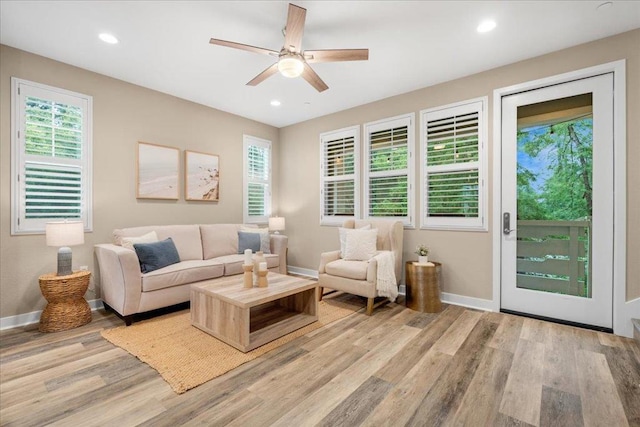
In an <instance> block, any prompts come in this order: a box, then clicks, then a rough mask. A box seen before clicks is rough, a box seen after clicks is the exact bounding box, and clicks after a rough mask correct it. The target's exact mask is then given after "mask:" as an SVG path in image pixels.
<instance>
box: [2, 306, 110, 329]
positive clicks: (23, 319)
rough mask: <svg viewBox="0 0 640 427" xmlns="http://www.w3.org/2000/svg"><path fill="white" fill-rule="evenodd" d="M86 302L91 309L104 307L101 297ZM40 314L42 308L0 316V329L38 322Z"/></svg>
mask: <svg viewBox="0 0 640 427" xmlns="http://www.w3.org/2000/svg"><path fill="white" fill-rule="evenodd" d="M87 302H88V303H89V307H91V311H95V310H99V309H101V308H104V305H103V304H102V300H101V299H92V300H89V301H87ZM41 315H42V310H38V311H32V312H30V313H24V314H17V315H15V316H7V317H2V318H0V331H4V330H5V329H11V328H17V327H19V326H26V325H31V324H33V323H38V322H39V321H40V316H41Z"/></svg>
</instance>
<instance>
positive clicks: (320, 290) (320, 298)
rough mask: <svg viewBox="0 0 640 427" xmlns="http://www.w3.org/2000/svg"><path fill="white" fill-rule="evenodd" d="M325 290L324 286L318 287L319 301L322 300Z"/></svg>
mask: <svg viewBox="0 0 640 427" xmlns="http://www.w3.org/2000/svg"><path fill="white" fill-rule="evenodd" d="M323 292H324V288H323V287H322V286H319V287H318V301H322V294H323Z"/></svg>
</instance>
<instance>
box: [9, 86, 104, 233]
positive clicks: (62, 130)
mask: <svg viewBox="0 0 640 427" xmlns="http://www.w3.org/2000/svg"><path fill="white" fill-rule="evenodd" d="M11 84H12V124H13V128H12V132H11V134H12V147H13V153H14V156H13V158H12V176H13V178H14V179H12V183H11V185H12V201H13V209H12V215H13V218H12V224H11V226H12V227H11V231H12V233H13V234H21V233H42V232H44V228H45V224H46V223H47V222H50V221H60V220H63V219H70V220H75V221H78V220H80V221H83V222H84V226H85V229H86V230H87V231H90V230H91V227H92V215H91V204H92V203H91V187H92V185H91V121H92V118H91V114H92V98H91V97H90V96H87V95H82V94H78V93H74V92H70V91H66V90H63V89H58V88H54V87H50V86H45V85H41V84H38V83H33V82H29V81H26V80H21V79H17V78H12V79H11Z"/></svg>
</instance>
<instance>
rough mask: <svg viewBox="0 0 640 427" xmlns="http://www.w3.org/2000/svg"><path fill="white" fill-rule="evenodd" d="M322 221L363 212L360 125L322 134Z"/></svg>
mask: <svg viewBox="0 0 640 427" xmlns="http://www.w3.org/2000/svg"><path fill="white" fill-rule="evenodd" d="M320 151H321V152H320V158H321V162H322V163H321V165H320V174H321V176H320V185H321V188H320V198H321V199H320V224H322V225H341V224H342V223H343V222H344V220H345V219H350V218H358V217H359V215H360V203H359V199H360V194H359V187H360V128H359V126H353V127H350V128H345V129H340V130H336V131H333V132H326V133H323V134H320Z"/></svg>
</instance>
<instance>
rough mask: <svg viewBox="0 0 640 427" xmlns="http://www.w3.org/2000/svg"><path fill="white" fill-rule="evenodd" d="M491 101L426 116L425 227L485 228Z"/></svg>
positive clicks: (440, 110) (478, 102) (424, 161)
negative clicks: (486, 148)
mask: <svg viewBox="0 0 640 427" xmlns="http://www.w3.org/2000/svg"><path fill="white" fill-rule="evenodd" d="M485 110H486V98H482V99H480V100H472V101H467V102H463V103H459V104H453V105H450V106H445V107H439V108H436V109H430V110H425V111H423V112H422V144H421V149H422V150H421V151H422V162H421V167H422V182H421V195H422V200H421V217H422V218H421V221H422V227H423V228H436V229H437V228H440V229H462V230H485V229H486V222H485V219H484V214H485V210H486V209H485V197H486V195H485V189H484V182H485V180H484V170H485V156H486V154H485V152H484V147H483V145H484V140H485V138H486V116H485V114H484V111H485Z"/></svg>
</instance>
